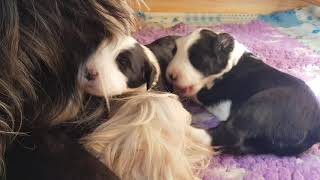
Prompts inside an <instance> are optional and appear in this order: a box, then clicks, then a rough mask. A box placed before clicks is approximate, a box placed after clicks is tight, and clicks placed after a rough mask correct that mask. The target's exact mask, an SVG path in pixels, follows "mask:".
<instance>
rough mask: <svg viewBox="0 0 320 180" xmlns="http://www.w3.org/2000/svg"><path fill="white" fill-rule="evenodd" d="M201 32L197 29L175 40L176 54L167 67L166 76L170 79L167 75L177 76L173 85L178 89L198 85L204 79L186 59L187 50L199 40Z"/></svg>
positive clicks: (187, 58)
mask: <svg viewBox="0 0 320 180" xmlns="http://www.w3.org/2000/svg"><path fill="white" fill-rule="evenodd" d="M201 30H202V29H197V30H195V31H193V32H192V33H190V34H189V35H187V36H184V37H181V38H178V39H177V40H176V46H177V52H176V54H175V56H174V58H173V59H172V61H171V62H170V64H169V65H168V68H167V72H166V76H167V78H168V79H170V78H169V74H175V75H177V76H178V77H179V78H178V79H177V81H176V82H174V84H175V85H178V86H179V87H187V86H189V85H195V84H198V83H199V82H200V81H201V80H202V79H203V78H204V76H203V74H202V73H201V72H199V71H198V70H197V69H195V68H194V67H193V66H192V64H191V63H190V60H189V57H188V49H189V48H190V46H192V44H194V43H195V42H196V41H197V40H199V38H200V31H201Z"/></svg>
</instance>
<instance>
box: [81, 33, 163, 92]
mask: <svg viewBox="0 0 320 180" xmlns="http://www.w3.org/2000/svg"><path fill="white" fill-rule="evenodd" d="M84 73H85V75H83V76H81V77H86V78H82V79H81V80H80V84H81V86H82V88H83V89H85V91H87V92H88V93H90V94H94V95H96V96H104V97H112V96H117V95H121V94H125V93H130V92H135V91H146V90H148V89H150V88H151V87H152V85H153V84H155V83H156V82H157V80H158V78H159V74H160V69H159V65H158V62H157V59H156V57H155V56H154V54H153V53H152V52H151V51H150V50H149V49H148V48H147V47H145V46H143V45H141V44H139V43H138V42H137V41H136V40H135V39H134V38H132V37H131V36H122V37H121V38H119V40H118V41H116V42H114V43H112V42H111V43H107V44H105V45H102V48H101V49H100V50H99V49H98V50H97V51H96V53H95V54H93V55H91V57H90V58H89V60H88V64H87V70H86V71H85V72H84Z"/></svg>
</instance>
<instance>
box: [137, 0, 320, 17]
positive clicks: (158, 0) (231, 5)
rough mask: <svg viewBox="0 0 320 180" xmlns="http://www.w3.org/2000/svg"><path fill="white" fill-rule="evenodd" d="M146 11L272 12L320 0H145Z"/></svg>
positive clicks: (318, 2)
mask: <svg viewBox="0 0 320 180" xmlns="http://www.w3.org/2000/svg"><path fill="white" fill-rule="evenodd" d="M144 1H145V2H146V4H147V5H148V6H149V8H150V10H149V11H148V10H147V9H146V8H142V10H144V11H146V12H186V13H187V12H191V13H262V14H263V13H270V12H275V11H281V10H287V9H292V8H296V7H303V6H306V5H310V3H313V4H320V0H144Z"/></svg>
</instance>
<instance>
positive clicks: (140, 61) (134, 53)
mask: <svg viewBox="0 0 320 180" xmlns="http://www.w3.org/2000/svg"><path fill="white" fill-rule="evenodd" d="M116 63H117V65H118V67H119V69H120V71H121V72H122V73H123V74H124V75H125V76H126V77H127V78H128V82H127V84H128V87H129V88H138V87H139V86H141V85H142V84H144V83H145V82H147V89H149V88H150V87H151V85H152V83H153V82H154V79H155V74H156V70H155V67H154V66H153V65H152V64H151V63H150V62H149V60H148V57H147V55H146V54H145V52H144V51H143V48H142V47H141V46H140V45H139V44H135V46H134V47H133V48H130V49H127V50H124V51H122V52H121V53H120V54H119V55H118V56H117V59H116Z"/></svg>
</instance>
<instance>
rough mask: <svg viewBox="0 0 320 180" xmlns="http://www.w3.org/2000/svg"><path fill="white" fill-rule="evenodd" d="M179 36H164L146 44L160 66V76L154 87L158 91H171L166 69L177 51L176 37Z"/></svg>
mask: <svg viewBox="0 0 320 180" xmlns="http://www.w3.org/2000/svg"><path fill="white" fill-rule="evenodd" d="M179 37H180V36H165V37H162V38H159V39H157V40H155V41H153V42H152V43H150V44H148V45H146V46H147V47H148V48H149V49H150V50H151V51H152V52H153V54H154V55H155V57H156V59H157V62H158V64H159V67H160V72H161V73H160V76H159V80H158V82H157V85H156V87H155V89H156V90H158V91H166V92H173V86H172V84H170V82H169V81H168V80H167V79H166V70H167V67H168V65H169V63H170V62H171V60H172V59H173V57H174V55H175V54H176V51H177V46H176V39H178V38H179Z"/></svg>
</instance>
